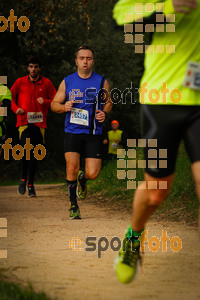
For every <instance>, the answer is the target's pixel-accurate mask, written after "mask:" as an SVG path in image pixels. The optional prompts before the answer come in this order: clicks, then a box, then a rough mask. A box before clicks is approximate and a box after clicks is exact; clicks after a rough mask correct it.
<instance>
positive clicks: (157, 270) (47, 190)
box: [0, 185, 200, 300]
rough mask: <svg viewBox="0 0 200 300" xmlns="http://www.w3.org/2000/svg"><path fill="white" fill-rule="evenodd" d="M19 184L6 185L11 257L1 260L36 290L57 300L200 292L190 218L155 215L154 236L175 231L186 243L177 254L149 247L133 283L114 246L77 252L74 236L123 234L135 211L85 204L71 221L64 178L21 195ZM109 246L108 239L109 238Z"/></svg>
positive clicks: (198, 251) (6, 244) (198, 254)
mask: <svg viewBox="0 0 200 300" xmlns="http://www.w3.org/2000/svg"><path fill="white" fill-rule="evenodd" d="M16 188H17V187H16V186H13V187H0V218H7V220H8V237H7V238H1V239H0V249H7V250H8V258H7V259H0V267H2V268H5V269H6V272H5V274H6V275H7V276H8V277H9V278H11V279H12V280H13V281H16V282H19V283H21V284H26V283H28V282H31V283H32V285H33V288H34V289H35V290H36V291H44V292H45V293H46V294H47V295H49V296H51V297H52V299H55V298H56V299H58V300H60V299H70V300H71V299H72V300H74V299H88V300H90V299H105V300H106V299H120V300H121V299H123V300H124V299H140V300H146V299H159V300H162V299H173V300H180V299H182V300H188V299H189V300H195V299H200V284H199V279H200V243H199V238H198V233H197V228H194V227H188V226H186V225H185V224H184V223H169V222H168V223H166V222H163V223H162V222H149V224H148V227H147V229H148V235H147V236H148V238H149V239H150V238H151V236H157V237H158V238H160V237H161V235H162V230H167V234H168V236H169V237H170V238H172V237H173V236H179V237H180V238H181V240H182V249H181V250H180V251H179V252H178V253H174V252H173V251H172V250H171V249H170V243H169V242H168V250H167V252H165V253H163V252H162V251H161V249H159V250H158V252H156V253H153V252H151V251H149V250H148V245H146V247H147V251H146V254H145V260H144V272H143V273H140V274H139V276H138V278H137V280H136V281H135V282H133V283H131V284H129V285H122V284H120V283H119V282H118V281H117V279H116V277H115V274H114V272H113V260H114V257H115V255H116V253H115V252H113V251H112V250H111V249H110V248H109V249H108V250H107V251H106V252H103V253H102V256H101V258H97V251H96V252H86V251H72V249H70V248H69V241H70V240H71V239H72V238H73V237H79V238H80V239H82V240H83V245H82V246H77V247H82V248H85V247H86V244H85V239H86V237H87V236H96V237H97V239H98V240H99V238H100V237H101V236H105V237H107V239H108V240H109V241H110V240H111V239H112V237H113V236H119V238H121V237H122V235H123V231H124V229H125V228H126V226H127V222H128V220H129V217H130V212H126V211H122V210H121V209H120V211H119V212H118V211H117V210H116V209H115V210H112V209H111V208H109V209H106V207H105V208H104V207H103V208H101V207H99V206H97V205H95V204H91V202H90V201H89V200H87V201H85V202H83V201H82V202H81V203H80V208H81V214H82V217H83V219H82V220H72V221H71V220H69V218H68V214H69V212H68V203H67V200H66V193H65V192H64V191H63V189H62V188H61V187H60V186H59V185H38V186H36V191H37V194H38V197H37V198H35V199H34V198H28V197H27V196H26V195H25V196H19V195H17V193H16ZM102 245H103V244H102Z"/></svg>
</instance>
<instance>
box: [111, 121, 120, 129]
mask: <svg viewBox="0 0 200 300" xmlns="http://www.w3.org/2000/svg"><path fill="white" fill-rule="evenodd" d="M111 126H112V129H113V130H117V129H118V127H119V126H118V124H117V123H113V124H112V125H111Z"/></svg>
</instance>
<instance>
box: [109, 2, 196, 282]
mask: <svg viewBox="0 0 200 300" xmlns="http://www.w3.org/2000/svg"><path fill="white" fill-rule="evenodd" d="M150 2H151V4H152V3H153V4H154V9H156V2H157V1H140V0H135V1H134V0H133V1H132V0H120V1H118V2H117V3H116V6H115V7H114V11H113V17H114V19H115V21H116V23H117V24H118V25H123V24H124V16H125V14H131V13H133V14H132V16H133V17H132V20H129V22H130V23H133V22H134V21H135V22H136V23H137V22H138V20H139V19H140V18H141V15H140V16H139V15H138V14H137V15H136V14H135V8H136V5H135V4H136V3H141V4H143V6H142V8H143V9H144V7H145V6H144V4H146V3H150ZM159 5H160V4H159ZM169 14H175V32H166V30H164V32H157V31H156V32H154V33H153V39H152V42H151V45H150V46H149V48H147V53H145V71H144V74H143V77H142V79H141V83H140V102H141V103H142V105H141V111H142V116H143V118H142V120H143V121H142V129H143V138H144V139H145V140H146V142H147V147H145V148H144V159H145V161H146V165H147V166H146V168H145V176H144V177H145V181H144V182H143V183H141V184H139V185H138V186H139V188H137V190H136V192H135V195H134V201H133V214H132V222H131V226H129V228H128V230H127V232H126V235H125V237H124V241H123V244H122V245H123V246H122V248H121V249H120V251H119V253H118V256H117V258H116V261H115V272H116V275H117V278H118V280H119V281H120V282H122V283H129V282H131V281H132V280H133V279H134V278H135V277H136V274H137V270H138V267H139V263H140V261H141V256H140V250H141V248H142V249H143V245H144V244H143V242H144V240H143V238H145V231H144V227H145V224H146V222H147V220H148V219H149V217H150V216H151V215H152V214H153V212H154V211H155V210H156V209H157V207H158V206H159V205H160V204H161V203H162V202H163V201H164V200H165V199H166V197H167V195H168V194H169V192H170V188H171V185H172V183H173V179H174V171H175V164H176V157H177V152H178V148H179V144H180V142H181V140H184V142H185V146H186V150H187V153H188V156H189V158H190V161H191V164H192V165H191V167H192V173H193V177H194V180H195V184H196V190H197V195H198V198H199V199H200V183H199V182H200V175H199V174H200V135H199V132H200V35H199V32H200V22H199V18H200V1H199V0H198V1H196V0H173V3H172V1H171V0H167V1H165V2H164V16H165V17H166V21H165V22H164V23H165V25H164V26H165V28H166V27H167V25H166V24H167V23H168V22H167V21H168V17H169V16H168V15H169ZM150 15H152V12H151V13H149V12H148V13H144V17H149V16H150ZM129 17H130V15H129ZM135 17H136V18H138V19H135ZM149 19H150V18H149ZM164 20H165V19H164ZM143 22H144V20H143ZM145 22H146V21H145ZM138 23H140V24H141V22H138ZM149 24H151V22H150V23H149ZM170 24H171V23H170ZM159 27H160V26H158V31H159ZM162 45H163V46H164V51H163V53H156V52H159V51H160V49H162V47H161V46H162ZM167 45H170V47H168V48H170V49H173V46H172V45H174V46H175V47H174V49H175V52H174V53H173V51H168V52H171V53H166V46H167ZM144 48H145V47H144ZM152 49H153V51H152ZM158 50H159V51H158ZM163 83H166V88H168V89H169V91H170V92H168V93H167V97H166V101H165V99H164V93H162V88H163ZM145 85H146V86H145ZM173 89H178V90H179V91H180V93H181V99H179V101H177V103H175V104H174V102H176V101H174V102H173V101H171V97H172V94H171V91H173ZM152 90H153V91H152ZM150 91H151V92H152V93H151V94H150ZM176 91H177V90H176ZM153 92H154V94H156V97H155V98H154V99H153V97H152V95H153ZM157 94H159V96H158V95H157ZM170 96H171V97H170ZM162 97H163V98H162ZM154 100H155V101H154ZM153 102H154V103H153ZM152 143H153V144H154V145H152ZM152 147H154V150H153V149H152V150H153V151H154V152H153V153H154V156H153V157H149V154H150V153H149V148H152ZM150 150H151V149H150ZM152 150H151V151H152ZM160 150H161V151H160ZM151 154H152V152H151ZM149 158H151V159H150V160H149ZM160 158H161V160H160ZM183 184H184V183H183ZM138 186H137V187H138ZM199 225H200V222H199ZM142 240H143V242H141V241H142ZM124 245H126V247H125V249H124ZM140 246H141V248H140ZM133 250H134V251H133Z"/></svg>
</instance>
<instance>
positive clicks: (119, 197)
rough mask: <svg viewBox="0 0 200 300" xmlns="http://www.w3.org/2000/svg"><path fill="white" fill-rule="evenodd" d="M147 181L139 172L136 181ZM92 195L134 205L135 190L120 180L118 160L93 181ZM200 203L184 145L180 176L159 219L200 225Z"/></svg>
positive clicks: (161, 210)
mask: <svg viewBox="0 0 200 300" xmlns="http://www.w3.org/2000/svg"><path fill="white" fill-rule="evenodd" d="M137 159H142V152H141V149H139V150H137ZM140 180H143V171H142V169H137V176H136V181H140ZM88 187H89V190H90V192H92V193H94V194H95V193H96V194H98V195H100V196H101V198H103V199H104V203H105V200H108V201H112V202H115V203H118V202H122V203H123V202H124V203H129V204H130V205H131V203H132V199H133V195H134V190H127V181H126V180H122V179H117V161H110V162H107V163H105V165H104V166H103V168H102V170H101V173H100V175H99V177H98V179H96V180H95V181H89V182H88ZM198 207H199V202H198V198H197V195H196V192H195V186H194V182H193V178H192V173H191V169H190V162H189V159H188V157H187V154H186V152H185V149H184V146H183V144H181V146H180V151H179V156H178V160H177V165H176V175H175V180H174V184H173V186H172V189H171V192H170V195H169V196H168V198H167V200H166V201H165V202H164V203H163V204H162V205H161V206H160V207H159V209H158V210H157V212H156V213H155V216H157V217H161V218H162V219H163V218H166V219H168V220H170V221H179V220H184V221H186V222H192V223H193V222H194V223H196V222H197V219H198Z"/></svg>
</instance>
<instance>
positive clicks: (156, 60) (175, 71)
mask: <svg viewBox="0 0 200 300" xmlns="http://www.w3.org/2000/svg"><path fill="white" fill-rule="evenodd" d="M150 2H151V3H156V2H159V1H141V0H135V1H134V0H120V1H118V2H117V4H116V5H115V7H114V10H113V18H114V19H115V21H116V23H117V24H118V25H123V24H124V23H125V21H124V20H125V14H129V13H133V20H132V21H133V22H135V21H138V19H137V16H138V15H137V14H135V3H143V4H145V3H150ZM159 3H160V2H159ZM154 9H155V10H156V4H154ZM174 13H175V10H174V7H173V5H172V1H171V0H167V1H165V2H164V15H165V16H166V15H167V14H174ZM150 14H152V13H151V12H149V13H147V12H144V13H143V15H144V17H149V15H150ZM135 17H136V18H135ZM199 17H200V2H199V1H198V6H197V8H196V9H193V10H191V11H190V13H189V14H183V13H177V12H176V13H175V23H173V22H172V23H170V24H175V32H166V28H165V32H154V34H153V40H152V43H151V45H152V46H154V51H156V45H164V46H166V45H175V53H146V54H145V72H144V75H143V77H142V80H141V84H140V85H141V86H142V84H143V83H144V82H147V83H148V86H147V89H148V90H151V89H158V90H159V91H160V90H161V88H162V83H163V82H166V83H167V88H168V89H169V90H170V91H171V90H172V89H175V88H177V89H179V90H180V91H181V93H182V97H181V101H180V102H179V103H178V104H180V105H200V97H199V91H198V90H191V89H189V88H188V87H185V86H183V82H184V78H185V73H186V70H187V65H188V62H189V61H193V62H198V63H200V51H199V45H200V34H199V32H200V22H199ZM165 50H166V48H165ZM145 104H151V102H150V101H149V99H148V93H146V94H145ZM157 104H163V101H162V97H160V99H159V101H158V103H157ZM167 104H173V102H172V101H171V99H170V93H167Z"/></svg>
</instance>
